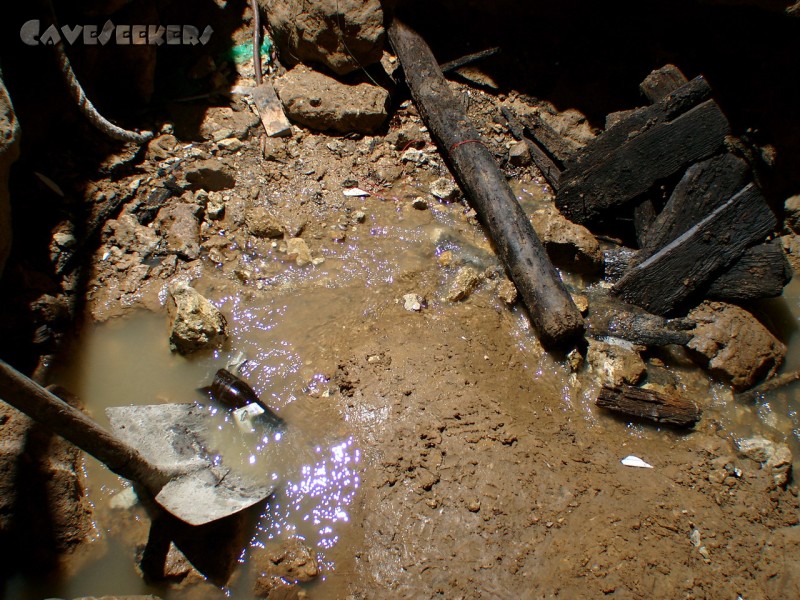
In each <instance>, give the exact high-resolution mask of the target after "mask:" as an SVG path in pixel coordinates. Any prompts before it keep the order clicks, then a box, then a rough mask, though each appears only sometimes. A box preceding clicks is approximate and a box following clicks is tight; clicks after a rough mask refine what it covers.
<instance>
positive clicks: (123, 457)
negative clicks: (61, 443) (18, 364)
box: [0, 361, 168, 494]
mask: <svg viewBox="0 0 800 600" xmlns="http://www.w3.org/2000/svg"><path fill="white" fill-rule="evenodd" d="M0 399H2V400H4V401H5V402H7V403H8V404H10V405H11V406H13V407H14V408H16V409H17V410H19V411H21V412H23V413H25V414H26V415H28V416H29V417H30V418H32V419H33V420H34V421H36V422H38V423H41V424H42V425H44V426H45V427H47V428H49V429H50V430H51V431H53V432H54V433H57V434H58V435H60V436H61V437H63V438H64V439H66V440H68V441H70V442H72V443H73V444H75V445H76V446H77V447H78V448H80V449H81V450H83V451H84V452H88V453H89V454H91V455H92V456H94V457H95V458H96V459H98V460H99V461H101V462H102V463H103V464H105V465H106V466H107V467H108V468H109V469H111V470H112V471H114V473H116V474H117V475H120V476H121V477H124V478H125V479H130V480H132V481H135V482H137V483H141V484H142V485H144V486H145V487H146V488H147V489H148V490H149V491H150V492H151V493H153V494H155V493H157V492H158V490H160V489H161V487H163V485H164V483H166V482H167V480H168V476H167V475H166V474H165V473H163V472H162V471H161V470H160V469H158V468H156V467H154V466H153V465H151V464H150V463H149V462H147V461H146V460H145V459H144V457H142V455H141V454H140V453H139V452H138V451H137V450H136V449H134V448H132V447H131V446H129V445H128V444H126V443H124V442H122V441H120V440H119V439H117V438H116V437H114V436H113V435H111V434H110V433H109V432H107V431H106V430H105V429H103V428H102V427H100V426H99V425H98V424H97V423H95V422H94V421H93V420H92V419H90V418H89V417H87V416H86V415H85V414H84V413H82V412H81V411H79V410H77V409H75V408H73V407H71V406H70V405H69V404H67V403H66V402H64V401H63V400H61V399H60V398H58V397H57V396H55V395H53V394H51V393H50V392H48V391H47V390H46V389H44V388H43V387H42V386H40V385H39V384H38V383H36V382H34V381H32V380H31V379H29V378H28V377H26V376H25V375H23V374H22V373H20V372H19V371H17V370H16V369H14V368H13V367H11V366H9V365H8V364H6V363H5V362H3V361H0Z"/></svg>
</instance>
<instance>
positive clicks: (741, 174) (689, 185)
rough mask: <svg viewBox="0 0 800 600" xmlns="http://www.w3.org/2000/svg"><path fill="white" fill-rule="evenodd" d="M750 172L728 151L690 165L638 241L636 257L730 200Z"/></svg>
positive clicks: (643, 254) (643, 256)
mask: <svg viewBox="0 0 800 600" xmlns="http://www.w3.org/2000/svg"><path fill="white" fill-rule="evenodd" d="M749 174H750V168H749V167H748V166H747V163H746V162H744V161H743V160H742V159H740V158H737V157H735V156H734V155H732V154H727V153H726V154H723V155H721V156H715V157H713V158H710V159H708V160H704V161H703V162H700V163H697V164H695V165H692V166H691V167H689V168H688V169H687V170H686V174H685V175H684V176H683V178H682V179H681V180H680V182H679V183H678V185H677V186H675V190H674V191H673V192H672V195H671V196H670V198H669V200H668V201H667V203H666V204H665V205H664V209H663V210H662V211H661V212H660V213H659V215H658V217H656V219H655V221H654V222H653V224H652V227H650V229H649V233H648V235H647V237H646V239H645V243H644V244H641V245H640V246H641V248H642V253H641V254H640V255H639V260H643V259H644V258H646V257H648V256H651V255H652V254H653V253H654V252H656V251H657V250H659V249H660V248H663V247H664V246H666V245H667V244H668V243H669V242H671V241H672V240H674V239H675V238H677V237H678V236H679V235H681V234H682V233H684V232H685V231H687V230H688V229H690V228H691V227H692V226H693V225H694V224H695V223H697V222H698V221H700V220H701V219H703V218H705V217H706V216H707V215H708V214H709V213H711V212H712V211H713V210H714V209H716V208H718V207H719V206H721V205H722V204H723V203H725V202H726V201H727V200H729V199H730V198H731V196H733V195H734V194H735V193H736V192H737V191H739V190H741V189H742V188H743V187H744V186H745V185H746V184H747V181H748V177H749Z"/></svg>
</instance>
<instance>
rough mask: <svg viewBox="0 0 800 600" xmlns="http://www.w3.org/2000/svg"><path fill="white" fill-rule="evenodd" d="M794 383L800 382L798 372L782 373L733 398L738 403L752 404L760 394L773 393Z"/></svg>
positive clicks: (799, 373)
mask: <svg viewBox="0 0 800 600" xmlns="http://www.w3.org/2000/svg"><path fill="white" fill-rule="evenodd" d="M795 381H800V370H798V371H792V372H791V373H784V374H783V375H776V376H775V377H772V378H770V379H767V380H766V381H764V382H762V383H760V384H758V385H757V386H756V387H754V388H751V389H749V390H745V391H744V392H739V393H738V394H735V395H734V398H735V399H736V400H737V401H739V402H752V401H753V400H755V399H756V398H758V397H759V396H760V395H761V394H766V393H768V392H774V391H775V390H779V389H781V388H782V387H785V386H787V385H789V384H790V383H794V382H795Z"/></svg>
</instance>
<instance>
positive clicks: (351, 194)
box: [342, 188, 369, 197]
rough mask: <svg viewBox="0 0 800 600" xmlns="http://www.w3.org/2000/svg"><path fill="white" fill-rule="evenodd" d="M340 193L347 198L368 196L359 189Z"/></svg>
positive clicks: (367, 193)
mask: <svg viewBox="0 0 800 600" xmlns="http://www.w3.org/2000/svg"><path fill="white" fill-rule="evenodd" d="M342 193H343V194H344V195H345V196H349V197H357V196H369V192H365V191H364V190H362V189H361V188H348V189H346V190H343V191H342Z"/></svg>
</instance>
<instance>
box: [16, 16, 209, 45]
mask: <svg viewBox="0 0 800 600" xmlns="http://www.w3.org/2000/svg"><path fill="white" fill-rule="evenodd" d="M212 33H214V30H213V29H211V26H210V25H208V26H206V28H205V29H204V30H203V33H200V30H199V29H197V27H194V26H192V25H166V26H165V25H114V23H112V22H111V21H106V22H105V24H104V25H103V27H102V29H100V28H98V26H97V25H74V26H72V27H70V26H69V25H62V26H61V27H56V26H55V25H50V26H49V27H47V28H46V29H45V30H44V31H42V24H41V22H40V21H39V20H38V19H34V20H31V21H28V22H27V23H25V24H24V25H23V26H22V28H21V29H20V30H19V37H20V39H21V40H22V41H23V43H25V44H27V45H28V46H39V45H43V46H55V45H56V44H58V43H59V42H60V41H62V40H63V41H65V42H66V43H67V44H69V45H70V46H71V45H73V44H76V43H83V44H85V45H87V46H95V45H98V44H99V45H100V46H105V45H106V44H108V43H109V42H110V43H114V44H118V45H120V46H129V45H152V46H161V45H163V44H167V45H168V46H196V45H197V44H202V45H203V46H205V45H206V44H207V43H208V40H209V39H211V34H212Z"/></svg>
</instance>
